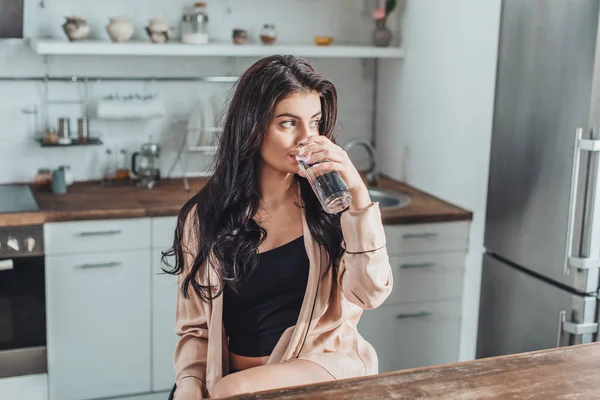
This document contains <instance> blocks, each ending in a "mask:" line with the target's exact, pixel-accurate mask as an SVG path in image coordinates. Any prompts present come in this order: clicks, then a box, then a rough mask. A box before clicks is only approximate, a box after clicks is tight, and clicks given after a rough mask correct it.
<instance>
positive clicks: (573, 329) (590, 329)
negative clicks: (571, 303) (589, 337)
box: [556, 310, 598, 347]
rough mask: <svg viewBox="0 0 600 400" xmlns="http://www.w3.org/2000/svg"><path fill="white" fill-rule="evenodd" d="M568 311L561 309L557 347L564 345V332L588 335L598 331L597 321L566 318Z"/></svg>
mask: <svg viewBox="0 0 600 400" xmlns="http://www.w3.org/2000/svg"><path fill="white" fill-rule="evenodd" d="M566 317H567V312H566V311H565V310H561V311H560V312H559V313H558V335H557V337H556V347H562V341H563V332H566V333H570V334H571V335H586V334H590V333H596V332H598V323H597V322H587V323H581V324H580V323H575V322H568V321H567V320H566Z"/></svg>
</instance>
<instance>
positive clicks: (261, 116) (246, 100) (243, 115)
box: [162, 55, 343, 301]
mask: <svg viewBox="0 0 600 400" xmlns="http://www.w3.org/2000/svg"><path fill="white" fill-rule="evenodd" d="M297 92H306V93H309V92H317V93H318V94H319V96H320V99H321V112H322V117H321V124H320V127H319V132H320V134H321V135H324V136H327V137H328V138H329V139H331V140H335V138H334V131H335V126H336V121H337V91H336V89H335V86H334V85H333V83H331V82H330V81H329V80H327V79H326V78H324V77H323V76H322V75H320V74H319V73H317V72H316V71H315V69H314V68H313V67H312V66H311V65H310V64H309V63H308V62H307V61H306V60H303V59H301V58H297V57H294V56H281V55H275V56H271V57H266V58H263V59H261V60H259V61H258V62H256V63H255V64H254V65H252V66H251V67H250V68H249V69H248V70H247V71H246V72H245V73H244V74H243V75H242V76H241V77H240V79H239V80H238V82H237V84H236V87H235V91H234V94H233V97H232V99H231V102H230V104H229V109H228V111H227V116H226V119H225V123H224V126H223V133H222V135H221V138H220V141H219V148H218V150H217V154H216V157H215V161H214V163H215V164H214V174H213V175H212V176H211V177H210V179H209V180H208V182H207V183H206V185H205V186H204V187H203V188H202V189H201V190H200V191H199V192H198V193H197V194H196V195H195V196H194V197H192V198H191V199H190V200H189V201H188V202H187V203H186V204H185V205H184V206H183V208H182V209H181V211H180V212H179V216H178V219H177V228H176V230H175V237H174V241H173V247H171V248H170V249H169V250H168V251H167V252H164V253H162V255H163V257H162V261H163V264H164V265H165V266H167V267H169V268H167V269H164V268H163V270H164V271H165V272H167V273H169V274H173V275H177V274H184V276H183V284H182V286H181V290H182V293H183V295H184V296H185V297H186V298H189V287H190V285H191V286H192V288H193V289H194V291H195V292H196V294H197V295H198V296H199V297H200V298H201V299H203V300H205V301H209V300H212V299H213V298H215V297H217V296H219V295H220V294H221V293H222V292H223V289H224V287H225V284H227V285H230V287H231V288H232V289H233V290H237V289H238V288H239V285H240V283H241V282H242V281H243V280H244V279H245V278H246V277H247V276H248V275H249V274H251V273H252V271H253V270H254V269H255V268H256V266H257V263H258V257H257V249H258V247H259V245H260V244H261V243H262V242H263V241H264V240H265V238H266V236H267V231H266V230H265V229H264V228H263V227H261V226H260V225H259V224H258V223H257V222H256V221H255V220H254V219H253V218H254V216H255V214H256V212H257V211H258V208H259V203H260V190H259V182H258V176H259V167H260V162H261V157H260V152H259V150H260V147H261V145H262V143H263V138H264V135H265V132H266V131H267V127H268V125H269V123H270V121H271V120H272V118H273V116H274V115H273V113H274V110H275V106H276V105H277V104H278V103H279V102H280V101H281V100H283V99H284V98H286V97H287V96H289V95H291V94H293V93H297ZM296 180H297V182H298V184H299V187H300V193H301V199H302V204H301V205H299V206H301V207H304V213H305V216H306V222H307V224H308V227H309V230H310V233H311V235H312V236H313V238H314V239H315V240H316V241H317V242H318V243H319V244H320V245H321V246H322V247H323V248H324V249H325V251H326V252H327V255H328V259H329V267H331V268H334V271H337V268H338V265H339V262H340V259H341V257H342V254H343V249H342V241H343V237H342V231H341V227H340V216H339V215H330V214H327V213H326V212H325V211H324V210H323V208H322V207H321V205H320V204H319V201H318V200H317V198H316V196H315V194H314V192H313V191H312V189H311V187H310V185H309V184H308V182H307V181H306V180H305V179H303V178H300V177H298V176H296ZM190 213H192V214H190ZM186 221H187V222H188V224H189V223H190V221H191V222H193V223H194V224H193V228H192V229H195V230H197V232H195V234H194V235H193V236H189V235H187V234H184V233H185V232H186V230H188V229H190V227H189V226H185V225H186ZM186 237H187V238H189V237H192V238H197V243H194V246H190V244H189V243H184V241H185V240H186V239H185V238H186ZM190 247H193V248H196V249H197V252H196V254H193V255H192V256H193V260H194V261H193V263H192V264H191V265H185V266H184V256H185V253H186V251H187V249H188V248H190ZM209 256H210V261H211V262H210V265H211V266H212V268H215V270H216V273H217V276H218V277H219V282H218V286H217V287H218V288H219V290H218V291H216V294H215V295H214V296H212V293H213V287H214V283H212V282H211V283H210V284H209V285H202V284H200V283H199V281H198V279H197V277H198V274H199V273H200V268H201V266H202V264H203V263H204V262H205V261H206V260H207V258H208V257H209ZM173 257H174V259H175V262H174V265H171V264H169V263H168V262H167V259H168V258H173ZM188 257H189V254H188ZM184 267H185V268H184ZM202 273H205V272H202Z"/></svg>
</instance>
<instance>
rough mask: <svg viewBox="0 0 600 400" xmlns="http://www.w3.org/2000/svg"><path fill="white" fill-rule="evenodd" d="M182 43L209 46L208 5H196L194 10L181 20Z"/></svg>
mask: <svg viewBox="0 0 600 400" xmlns="http://www.w3.org/2000/svg"><path fill="white" fill-rule="evenodd" d="M180 29H181V42H182V43H186V44H207V43H208V42H209V38H208V14H207V13H206V3H204V2H197V3H194V8H193V9H192V10H191V11H190V12H187V13H185V14H183V17H182V19H181V25H180Z"/></svg>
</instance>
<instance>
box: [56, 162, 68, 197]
mask: <svg viewBox="0 0 600 400" xmlns="http://www.w3.org/2000/svg"><path fill="white" fill-rule="evenodd" d="M52 192H53V193H54V194H65V193H67V181H66V177H65V170H64V169H63V168H57V169H55V170H54V171H52Z"/></svg>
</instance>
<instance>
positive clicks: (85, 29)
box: [62, 17, 90, 42]
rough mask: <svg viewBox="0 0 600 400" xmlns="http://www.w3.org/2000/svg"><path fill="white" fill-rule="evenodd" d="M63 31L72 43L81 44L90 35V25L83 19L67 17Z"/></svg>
mask: <svg viewBox="0 0 600 400" xmlns="http://www.w3.org/2000/svg"><path fill="white" fill-rule="evenodd" d="M65 19H66V22H65V23H64V24H63V26H62V27H63V30H64V31H65V34H66V35H67V37H68V38H69V40H70V41H71V42H81V41H83V40H85V39H87V37H88V35H89V34H90V25H89V24H88V23H87V21H86V20H85V19H84V18H81V17H65Z"/></svg>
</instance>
